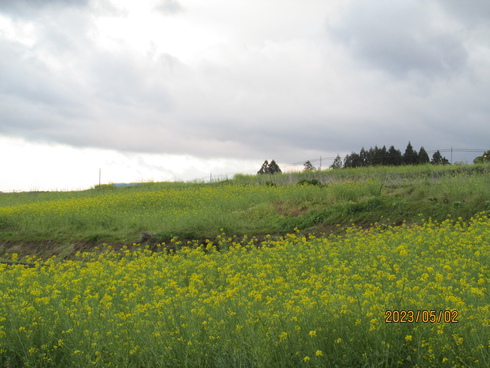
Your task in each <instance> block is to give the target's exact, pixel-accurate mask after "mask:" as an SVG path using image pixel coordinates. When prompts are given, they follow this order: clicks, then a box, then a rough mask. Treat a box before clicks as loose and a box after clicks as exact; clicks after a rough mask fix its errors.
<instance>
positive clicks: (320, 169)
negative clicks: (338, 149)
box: [318, 156, 322, 171]
mask: <svg viewBox="0 0 490 368" xmlns="http://www.w3.org/2000/svg"><path fill="white" fill-rule="evenodd" d="M318 171H322V156H320V168H319V169H318Z"/></svg>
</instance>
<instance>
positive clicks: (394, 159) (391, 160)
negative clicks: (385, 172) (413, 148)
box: [387, 146, 403, 166]
mask: <svg viewBox="0 0 490 368" xmlns="http://www.w3.org/2000/svg"><path fill="white" fill-rule="evenodd" d="M387 161H388V165H390V166H399V165H401V164H402V162H403V161H402V153H401V152H400V150H397V149H395V147H394V146H391V147H390V149H389V150H388V160H387Z"/></svg>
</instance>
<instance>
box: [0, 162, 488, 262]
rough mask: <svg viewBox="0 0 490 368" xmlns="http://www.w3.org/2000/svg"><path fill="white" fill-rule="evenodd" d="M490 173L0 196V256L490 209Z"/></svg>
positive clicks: (370, 171)
mask: <svg viewBox="0 0 490 368" xmlns="http://www.w3.org/2000/svg"><path fill="white" fill-rule="evenodd" d="M489 174H490V166H489V165H485V164H481V165H454V166H433V165H424V166H405V167H378V168H357V169H341V170H330V171H312V172H303V173H291V174H276V175H237V176H235V177H234V179H233V180H227V181H225V182H218V183H182V182H163V183H144V184H143V185H139V186H132V187H115V186H113V185H102V186H97V187H95V188H93V189H90V190H86V191H76V192H30V193H2V194H0V257H8V255H9V254H12V253H18V254H19V255H21V256H25V255H36V256H40V257H42V258H47V257H50V256H53V255H57V256H59V257H60V258H66V257H68V258H70V257H71V256H72V255H73V254H74V253H75V252H77V251H81V250H90V249H92V248H94V247H97V246H98V247H100V246H102V245H104V244H109V245H111V246H116V247H118V246H123V245H128V246H131V245H133V244H135V243H142V242H146V243H148V244H150V245H153V244H157V243H167V244H168V243H169V242H170V241H171V240H172V239H173V240H174V241H173V242H172V244H175V243H177V241H179V242H180V244H184V245H185V244H186V243H187V242H188V241H191V242H196V243H203V242H205V241H206V239H208V240H211V241H213V240H215V239H216V237H218V236H222V234H226V235H227V236H229V237H232V238H234V239H235V238H236V239H242V238H243V237H244V236H247V237H249V238H250V237H253V236H255V237H256V238H258V239H260V238H262V237H263V236H265V235H266V234H270V235H271V236H272V237H276V238H279V237H280V236H283V235H285V234H287V233H290V232H293V231H295V230H296V231H298V230H299V231H300V232H301V233H304V234H316V235H321V234H329V233H342V231H343V229H345V228H347V227H348V226H351V225H352V224H355V225H356V226H360V227H371V226H373V225H375V224H376V226H388V225H393V224H395V225H397V224H401V223H403V222H406V223H409V224H415V223H420V222H421V221H422V219H428V218H432V219H433V220H435V221H439V222H440V221H444V220H446V219H447V218H448V217H449V218H458V217H461V218H462V219H464V220H467V219H469V218H470V217H471V216H473V215H474V214H476V213H479V212H482V211H490V186H489V185H488V184H489Z"/></svg>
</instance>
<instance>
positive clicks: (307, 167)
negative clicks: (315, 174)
mask: <svg viewBox="0 0 490 368" xmlns="http://www.w3.org/2000/svg"><path fill="white" fill-rule="evenodd" d="M303 166H304V170H305V171H314V170H316V169H315V166H313V165H312V164H311V162H310V161H306V162H305V163H304V164H303Z"/></svg>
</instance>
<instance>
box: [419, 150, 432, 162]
mask: <svg viewBox="0 0 490 368" xmlns="http://www.w3.org/2000/svg"><path fill="white" fill-rule="evenodd" d="M429 162H430V159H429V155H428V154H427V152H426V150H425V149H424V147H420V150H419V155H418V164H419V165H424V164H428V163H429Z"/></svg>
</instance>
